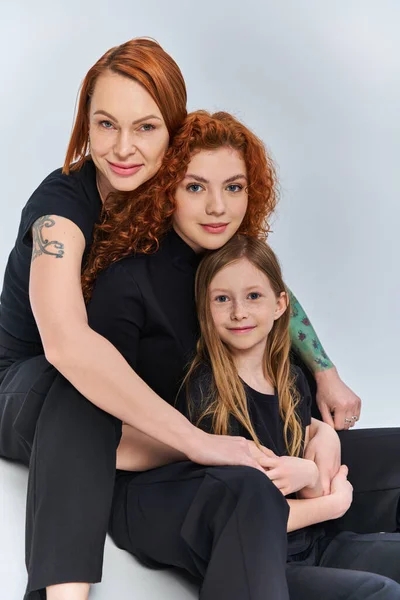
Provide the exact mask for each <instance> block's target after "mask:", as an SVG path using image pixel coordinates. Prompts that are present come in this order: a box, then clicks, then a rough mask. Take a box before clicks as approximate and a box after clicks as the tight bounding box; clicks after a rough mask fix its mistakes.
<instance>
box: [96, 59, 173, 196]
mask: <svg viewBox="0 0 400 600" xmlns="http://www.w3.org/2000/svg"><path fill="white" fill-rule="evenodd" d="M89 135H90V153H91V156H92V159H93V162H94V163H95V165H96V167H97V173H98V185H99V189H100V192H101V194H102V195H103V196H104V195H107V194H108V193H109V192H111V191H114V190H118V191H125V192H126V191H131V190H134V189H136V188H137V187H138V186H139V185H141V184H142V183H144V182H145V181H147V180H148V179H150V178H151V177H152V176H153V175H154V174H155V173H156V172H157V171H158V169H159V168H160V165H161V161H162V158H163V156H164V154H165V151H166V149H167V147H168V142H169V134H168V129H167V126H166V124H165V122H164V119H163V116H162V114H161V112H160V109H159V108H158V106H157V104H156V103H155V102H154V100H153V98H152V97H151V96H150V94H149V93H148V92H147V91H146V90H145V89H144V87H142V86H141V85H140V84H139V83H137V82H136V81H134V80H133V79H129V78H128V77H123V76H122V75H118V74H117V73H113V72H111V71H110V72H106V73H104V74H103V75H101V76H100V77H99V78H98V80H97V82H96V85H95V88H94V92H93V96H92V98H91V102H90V107H89Z"/></svg>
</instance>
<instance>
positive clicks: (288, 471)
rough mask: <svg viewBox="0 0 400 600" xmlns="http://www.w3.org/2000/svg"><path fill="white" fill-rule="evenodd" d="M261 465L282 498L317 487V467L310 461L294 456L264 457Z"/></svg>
mask: <svg viewBox="0 0 400 600" xmlns="http://www.w3.org/2000/svg"><path fill="white" fill-rule="evenodd" d="M263 465H264V468H265V469H266V475H267V477H269V479H271V481H272V482H273V483H274V484H275V485H276V487H277V488H278V489H279V490H280V491H281V492H282V494H283V495H284V496H287V495H288V494H292V493H293V492H298V491H299V490H302V489H303V488H307V487H309V488H314V487H315V486H317V485H318V481H319V472H318V467H317V465H316V464H315V463H314V462H313V461H312V460H307V459H304V458H297V457H295V456H275V457H267V456H265V459H263Z"/></svg>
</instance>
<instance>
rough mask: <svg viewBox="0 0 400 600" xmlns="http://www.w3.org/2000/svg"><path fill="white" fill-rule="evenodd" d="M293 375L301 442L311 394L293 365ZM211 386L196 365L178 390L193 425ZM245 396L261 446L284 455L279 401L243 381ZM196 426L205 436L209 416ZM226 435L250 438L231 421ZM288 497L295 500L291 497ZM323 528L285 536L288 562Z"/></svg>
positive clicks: (205, 372)
mask: <svg viewBox="0 0 400 600" xmlns="http://www.w3.org/2000/svg"><path fill="white" fill-rule="evenodd" d="M293 370H294V371H295V376H296V387H297V389H298V391H299V394H300V401H299V403H298V405H297V408H296V412H297V415H298V417H299V420H300V423H301V425H302V429H303V439H304V435H305V429H306V427H307V426H308V425H310V423H311V401H312V399H311V393H310V389H309V387H308V383H307V380H306V378H305V376H304V375H303V373H302V371H301V370H300V369H299V368H298V367H294V366H293ZM211 384H212V374H211V369H210V368H209V367H208V366H206V365H202V366H200V367H199V368H198V369H197V371H195V373H194V375H193V378H192V379H191V380H190V383H189V389H188V390H187V389H185V388H184V387H183V388H182V389H181V391H180V393H179V397H178V401H177V408H178V409H179V410H180V412H182V413H183V414H184V415H185V416H186V417H188V418H190V420H191V421H192V422H196V421H197V420H198V418H199V417H200V415H201V414H202V412H203V410H204V408H205V399H207V397H208V394H209V390H210V389H211ZM243 384H244V389H245V392H246V397H247V406H248V410H249V415H250V419H251V422H252V425H253V427H254V429H255V432H256V434H257V437H258V439H259V440H260V442H261V444H262V445H263V446H265V447H267V448H270V449H271V450H272V451H273V452H275V454H277V455H278V456H284V455H287V454H288V451H287V448H286V445H285V441H284V435H283V425H284V423H283V421H282V419H281V416H280V414H279V398H278V395H277V394H276V393H275V394H262V393H260V392H258V391H256V390H254V389H253V388H251V387H250V386H249V385H247V384H246V382H243ZM187 394H188V395H189V397H190V406H191V410H190V411H189V404H188V401H187ZM199 427H200V428H201V429H203V430H205V431H207V432H208V433H212V420H211V418H209V417H206V418H205V419H203V420H202V421H201V422H200V424H199ZM229 432H230V434H231V435H240V436H243V437H245V438H246V439H251V435H250V434H249V432H248V431H247V430H246V429H245V428H244V427H243V426H242V425H241V424H240V423H239V422H238V421H237V420H236V419H235V418H234V417H231V419H230V422H229ZM288 498H296V495H295V494H292V495H290V496H288ZM323 532H324V530H323V528H322V527H321V526H320V525H316V526H311V527H305V528H303V529H298V530H296V531H292V532H290V533H289V534H288V560H299V559H301V558H302V557H303V555H305V554H307V552H308V551H309V549H310V548H311V547H312V546H313V544H314V542H315V541H316V540H317V539H318V538H320V537H321V535H323Z"/></svg>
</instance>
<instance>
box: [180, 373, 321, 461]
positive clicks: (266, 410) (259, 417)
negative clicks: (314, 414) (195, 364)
mask: <svg viewBox="0 0 400 600" xmlns="http://www.w3.org/2000/svg"><path fill="white" fill-rule="evenodd" d="M292 369H293V371H294V374H295V378H296V387H297V389H298V391H299V394H300V401H299V403H298V405H297V415H298V417H299V419H300V422H301V425H302V429H303V438H304V434H305V429H306V427H307V426H308V425H310V423H311V393H310V390H309V387H308V383H307V380H306V378H305V376H304V375H303V373H302V371H301V370H300V369H299V368H298V367H294V366H293V367H292ZM211 384H212V374H211V370H210V368H209V367H208V366H206V365H202V366H200V367H199V368H198V369H197V371H196V372H195V374H194V376H193V378H192V379H191V380H190V382H189V389H188V390H187V389H182V390H181V393H180V394H179V398H178V408H179V410H180V411H181V412H183V413H184V414H185V415H186V416H187V417H188V418H190V419H191V420H192V421H193V422H196V421H197V419H198V418H199V416H200V415H201V413H202V412H203V410H204V406H205V399H206V398H207V396H208V393H209V390H210V389H211ZM243 385H244V388H245V392H246V397H247V405H248V410H249V415H250V419H251V422H252V424H253V427H254V429H255V431H256V433H257V436H258V439H259V440H260V442H261V444H262V445H263V446H266V447H267V448H270V449H271V450H273V452H275V454H278V455H279V456H283V455H285V454H287V449H286V446H285V443H284V435H283V425H284V423H283V421H282V419H281V416H280V414H279V398H278V395H277V394H276V393H275V394H262V393H260V392H257V391H256V390H254V389H252V388H251V387H250V386H248V385H247V384H246V383H245V382H244V381H243ZM188 397H189V398H190V410H189V404H188ZM199 426H200V427H201V428H202V429H204V430H205V431H208V432H209V433H212V423H211V419H209V418H205V419H204V420H202V421H201V422H200V424H199ZM229 430H230V433H231V435H240V436H243V437H245V438H247V439H251V435H250V434H249V432H248V431H247V430H246V429H245V428H244V427H243V426H242V425H241V424H240V423H239V422H238V421H236V419H234V418H233V417H232V418H231V420H230V423H229Z"/></svg>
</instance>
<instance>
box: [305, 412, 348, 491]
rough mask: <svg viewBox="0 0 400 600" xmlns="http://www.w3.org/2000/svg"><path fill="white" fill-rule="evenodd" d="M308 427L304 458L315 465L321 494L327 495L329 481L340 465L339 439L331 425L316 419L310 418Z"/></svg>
mask: <svg viewBox="0 0 400 600" xmlns="http://www.w3.org/2000/svg"><path fill="white" fill-rule="evenodd" d="M310 428H311V436H312V437H311V439H310V441H309V442H308V444H307V446H306V449H305V452H304V458H307V459H309V460H312V461H313V462H315V464H316V465H317V467H318V470H319V475H320V480H321V486H322V490H321V491H322V495H327V494H330V493H331V481H332V479H333V478H334V477H335V475H336V474H337V473H338V471H339V467H340V462H341V448H340V439H339V436H338V434H337V433H336V431H335V430H334V429H332V427H330V426H329V425H327V424H326V423H323V422H322V421H318V420H317V419H312V421H311V426H310Z"/></svg>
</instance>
